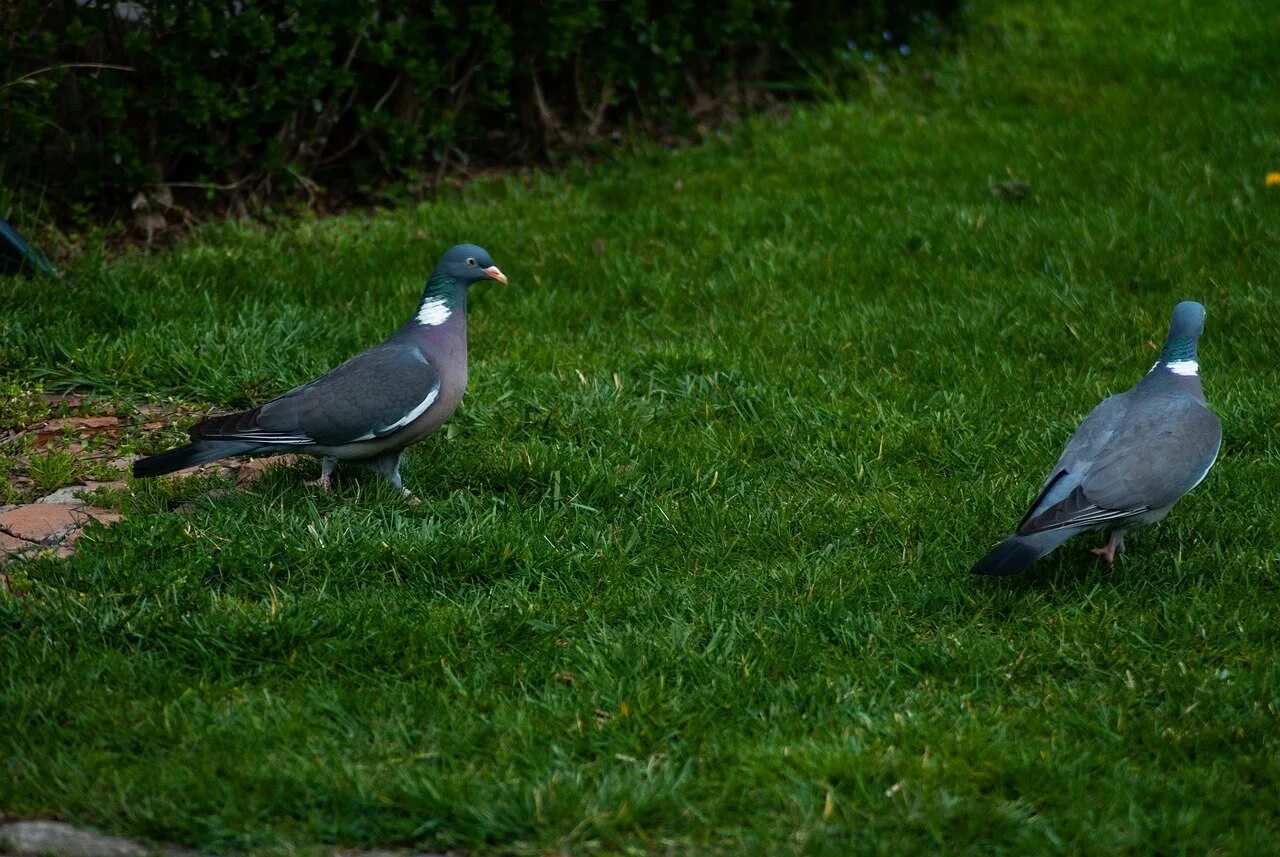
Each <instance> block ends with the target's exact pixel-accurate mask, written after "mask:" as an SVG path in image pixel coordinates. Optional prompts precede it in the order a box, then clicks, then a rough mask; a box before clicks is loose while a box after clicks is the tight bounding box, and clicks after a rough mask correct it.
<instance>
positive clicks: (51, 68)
mask: <svg viewBox="0 0 1280 857" xmlns="http://www.w3.org/2000/svg"><path fill="white" fill-rule="evenodd" d="M64 68H109V69H114V70H116V71H137V69H136V68H133V67H132V66H127V65H112V64H111V63H105V62H64V63H62V64H60V65H47V66H45V67H44V68H38V69H36V70H35V71H29V72H27V73H26V74H24V75H23V76H22V77H19V78H17V79H16V80H11V81H9V82H8V83H6V84H3V85H0V89H7V88H8V87H10V86H17V85H18V84H19V83H22V82H23V81H25V80H30V79H31V78H33V77H35V76H36V75H38V74H44V73H45V72H50V71H58V70H60V69H64Z"/></svg>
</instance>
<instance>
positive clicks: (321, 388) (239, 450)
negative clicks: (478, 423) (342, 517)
mask: <svg viewBox="0 0 1280 857" xmlns="http://www.w3.org/2000/svg"><path fill="white" fill-rule="evenodd" d="M484 280H497V281H498V282H500V283H505V282H506V281H507V278H506V276H505V275H503V273H502V272H501V271H500V270H498V268H497V266H496V265H494V264H493V260H492V259H490V258H489V254H488V253H486V252H485V251H484V250H483V249H481V248H480V247H476V246H475V245H474V244H459V245H457V246H456V247H451V248H449V250H447V251H446V252H445V254H444V255H443V256H442V257H440V262H439V264H437V265H436V267H435V270H434V271H432V272H431V276H430V278H428V280H427V285H426V288H425V289H424V290H423V292H422V300H421V302H419V304H418V311H417V312H416V313H414V316H413V318H411V319H409V321H408V322H407V323H406V324H405V325H404V327H402V328H400V329H399V330H398V331H396V332H395V333H394V334H392V336H391V338H390V339H388V340H387V341H386V342H383V343H382V344H381V345H375V346H374V347H373V348H370V349H369V350H368V351H363V352H361V353H360V354H357V355H356V356H355V357H352V358H351V359H350V360H348V361H347V362H346V363H343V364H342V365H341V366H339V367H338V368H336V369H334V370H333V371H332V372H330V373H329V374H327V375H324V376H322V377H320V378H317V379H316V380H314V381H312V382H311V383H309V384H304V385H302V386H301V387H298V388H296V389H294V390H290V391H289V392H287V393H285V394H284V395H283V396H280V397H279V398H278V399H273V400H271V401H270V402H267V403H266V404H265V405H263V406H262V407H259V408H254V409H253V410H251V411H241V412H240V413H234V414H226V415H224V416H217V417H210V418H209V419H206V420H204V421H202V422H199V423H196V424H195V425H194V426H192V427H191V429H190V430H189V431H188V435H189V436H190V438H191V443H188V444H186V445H185V446H180V447H178V448H177V449H172V450H169V451H168V452H162V453H160V454H159V455H153V456H151V457H150V458H143V459H140V460H138V461H136V462H134V465H133V475H134V476H139V477H143V476H159V475H162V474H165V473H172V472H173V471H175V470H181V469H182V468H184V467H192V466H194V465H197V464H204V463H206V462H209V461H217V460H218V459H221V458H227V457H228V456H233V455H274V454H278V453H282V452H303V453H307V454H310V455H319V456H323V459H324V460H323V464H322V465H321V473H320V485H321V486H322V487H323V488H325V489H326V490H328V489H329V487H330V485H331V479H332V475H333V470H334V467H335V466H336V465H337V463H338V462H339V461H352V462H357V463H359V464H363V465H364V466H366V467H368V468H370V469H371V470H374V471H375V472H377V473H379V474H381V475H382V476H384V477H386V478H387V480H388V481H390V482H391V484H392V485H394V486H395V487H397V488H399V489H401V490H402V491H404V493H405V494H406V495H407V496H410V497H412V494H411V493H410V492H409V490H408V489H407V488H405V487H404V485H403V484H402V482H401V479H400V456H401V454H402V453H403V452H404V449H405V447H407V446H409V445H410V444H413V443H417V442H418V441H420V440H422V439H423V438H425V437H426V436H427V435H429V434H431V433H432V432H433V431H435V430H436V429H437V428H439V427H440V424H441V423H443V422H444V421H445V420H447V419H448V418H449V417H450V416H451V415H452V414H453V412H454V410H455V409H456V408H457V407H458V403H459V402H460V401H461V400H462V394H463V392H464V391H465V390H466V388H467V289H468V288H470V287H471V286H472V285H474V284H476V283H478V282H481V281H484Z"/></svg>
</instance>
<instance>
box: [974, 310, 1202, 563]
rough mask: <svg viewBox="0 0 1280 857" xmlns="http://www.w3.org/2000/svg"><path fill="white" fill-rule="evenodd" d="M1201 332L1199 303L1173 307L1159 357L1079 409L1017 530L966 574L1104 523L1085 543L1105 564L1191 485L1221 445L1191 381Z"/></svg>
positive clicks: (1040, 551)
mask: <svg viewBox="0 0 1280 857" xmlns="http://www.w3.org/2000/svg"><path fill="white" fill-rule="evenodd" d="M1203 330H1204V307H1203V306H1201V305H1200V304H1198V303H1195V302H1194V301H1183V302H1182V303H1180V304H1178V305H1177V306H1176V307H1174V309H1173V319H1172V321H1171V322H1170V323H1169V335H1168V337H1167V338H1166V339H1165V342H1164V350H1163V351H1162V352H1161V353H1160V359H1159V360H1158V361H1157V362H1156V364H1155V365H1154V366H1153V367H1151V371H1150V372H1148V373H1147V374H1146V377H1144V378H1143V379H1142V380H1141V381H1139V382H1138V383H1137V384H1136V385H1134V387H1133V389H1131V390H1129V391H1128V392H1125V393H1120V394H1119V395H1116V396H1112V397H1111V398H1109V399H1107V400H1105V401H1104V402H1103V403H1102V404H1100V405H1098V406H1097V407H1096V408H1094V409H1093V411H1092V412H1091V413H1090V414H1089V416H1087V417H1085V420H1084V422H1083V423H1081V425H1080V428H1079V429H1078V430H1077V431H1076V433H1075V435H1073V436H1072V438H1071V440H1070V441H1069V442H1068V443H1067V448H1066V449H1065V450H1063V452H1062V457H1061V458H1059V459H1058V463H1057V464H1055V465H1054V466H1053V470H1052V471H1050V473H1049V478H1048V479H1047V480H1046V481H1045V483H1044V487H1043V488H1041V489H1040V496H1038V497H1037V498H1036V500H1035V502H1034V503H1032V504H1031V508H1030V510H1028V511H1027V514H1026V515H1025V516H1024V517H1023V519H1022V523H1020V524H1018V529H1017V532H1015V533H1014V534H1013V535H1011V536H1009V538H1007V539H1005V540H1004V541H1003V542H1001V543H1000V544H999V545H998V546H996V548H995V549H994V550H992V551H991V552H990V553H989V554H987V555H986V556H984V557H983V558H982V559H981V560H979V561H978V563H977V565H975V566H974V567H973V569H972V570H973V571H974V572H975V573H977V574H996V575H1008V574H1017V573H1018V572H1020V571H1022V570H1023V569H1025V568H1026V567H1027V566H1029V565H1031V563H1033V562H1035V561H1036V560H1038V559H1040V557H1042V556H1044V555H1045V554H1047V553H1049V551H1051V550H1053V549H1054V548H1056V547H1057V546H1058V545H1060V544H1062V543H1063V542H1065V541H1066V540H1067V539H1069V538H1071V537H1072V536H1074V535H1076V534H1077V533H1082V532H1085V531H1086V530H1110V538H1109V539H1108V540H1107V543H1106V545H1105V546H1103V547H1099V548H1094V549H1093V550H1094V553H1097V554H1100V555H1101V556H1103V557H1104V558H1105V559H1106V560H1107V564H1108V565H1112V564H1114V563H1115V557H1116V554H1118V553H1120V552H1121V551H1122V550H1124V537H1125V534H1126V533H1128V532H1129V531H1130V530H1134V529H1137V528H1138V527H1142V526H1145V525H1147V524H1153V523H1155V522H1156V521H1158V520H1160V519H1161V518H1163V517H1164V516H1165V515H1166V514H1167V513H1168V511H1169V509H1171V508H1172V507H1173V504H1174V503H1176V502H1178V499H1179V498H1180V497H1182V495H1183V494H1186V493H1187V492H1188V491H1190V490H1191V489H1192V488H1194V487H1196V486H1197V485H1199V484H1200V480H1202V479H1204V477H1205V476H1206V475H1207V474H1208V473H1209V468H1210V467H1212V466H1213V462H1214V459H1216V458H1217V457H1218V447H1219V446H1220V445H1221V443H1222V425H1221V423H1219V422H1218V418H1217V417H1216V416H1214V414H1213V412H1212V411H1210V410H1209V408H1208V406H1207V405H1206V404H1205V401H1204V392H1203V391H1202V390H1201V388H1200V364H1199V362H1198V360H1197V357H1196V345H1197V343H1198V342H1199V340H1200V334H1201V332H1202V331H1203Z"/></svg>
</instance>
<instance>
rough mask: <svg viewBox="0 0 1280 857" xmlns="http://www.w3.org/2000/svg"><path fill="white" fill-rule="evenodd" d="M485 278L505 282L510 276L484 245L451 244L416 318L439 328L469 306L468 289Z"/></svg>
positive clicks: (441, 259)
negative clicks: (501, 268) (490, 255)
mask: <svg viewBox="0 0 1280 857" xmlns="http://www.w3.org/2000/svg"><path fill="white" fill-rule="evenodd" d="M482 280H497V281H498V282H499V283H505V282H506V281H507V276H506V274H504V273H502V272H501V271H499V270H498V266H497V265H495V264H493V259H490V258H489V253H488V251H487V250H485V249H484V248H483V247H477V246H476V245H474V244H458V245H456V246H453V247H450V248H449V249H448V250H446V251H444V255H443V256H441V257H440V261H439V262H437V263H436V268H435V270H434V271H432V272H431V276H430V277H429V278H428V279H427V287H426V288H425V289H423V290H422V302H421V303H419V304H418V312H417V314H415V315H414V320H415V321H416V322H417V323H418V324H420V325H422V326H424V327H439V326H440V325H442V324H444V323H445V322H447V321H448V320H449V319H451V318H454V317H455V315H457V314H458V312H459V311H460V310H462V309H464V308H465V307H466V303H467V289H468V288H470V287H471V286H473V285H475V284H476V283H478V282H480V281H482ZM458 317H459V318H461V317H462V316H458Z"/></svg>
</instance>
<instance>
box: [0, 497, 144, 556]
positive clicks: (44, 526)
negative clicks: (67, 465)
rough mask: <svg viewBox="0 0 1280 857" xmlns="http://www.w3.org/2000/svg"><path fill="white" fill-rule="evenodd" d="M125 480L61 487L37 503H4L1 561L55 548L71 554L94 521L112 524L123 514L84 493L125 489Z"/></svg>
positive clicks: (1, 510)
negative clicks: (98, 503)
mask: <svg viewBox="0 0 1280 857" xmlns="http://www.w3.org/2000/svg"><path fill="white" fill-rule="evenodd" d="M122 487H124V483H123V482H90V483H88V484H86V485H73V486H70V487H68V488H61V489H59V490H57V491H55V492H53V493H52V494H50V495H49V496H47V497H42V498H40V499H39V500H37V501H36V502H34V503H27V504H24V505H21V506H0V555H3V556H0V561H3V560H4V559H6V558H21V557H24V556H32V555H35V554H39V553H41V552H44V551H52V552H53V554H54V555H55V556H60V557H62V556H70V555H71V554H72V553H73V552H74V550H75V544H76V542H77V541H78V540H79V539H80V536H81V535H83V534H84V528H85V527H86V526H88V525H89V523H90V522H92V521H97V522H98V523H100V524H103V525H104V526H105V525H110V524H114V523H115V522H116V521H119V520H120V515H119V513H117V512H114V511H112V510H110V509H104V508H101V507H99V506H94V505H93V504H92V503H90V502H88V501H87V500H85V499H83V495H85V494H88V493H90V492H92V491H95V490H96V489H98V488H122Z"/></svg>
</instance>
